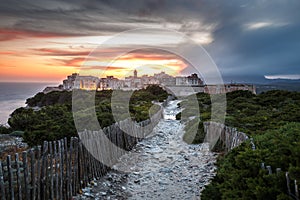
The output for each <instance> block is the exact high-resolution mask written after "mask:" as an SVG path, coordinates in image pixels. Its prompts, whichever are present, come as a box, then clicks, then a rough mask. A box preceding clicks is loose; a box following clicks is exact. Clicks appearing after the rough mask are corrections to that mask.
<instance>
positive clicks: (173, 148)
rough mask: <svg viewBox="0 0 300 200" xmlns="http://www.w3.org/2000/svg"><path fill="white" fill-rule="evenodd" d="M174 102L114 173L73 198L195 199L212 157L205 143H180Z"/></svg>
mask: <svg viewBox="0 0 300 200" xmlns="http://www.w3.org/2000/svg"><path fill="white" fill-rule="evenodd" d="M177 103H178V101H171V102H170V103H169V105H168V106H167V107H166V108H165V110H164V119H162V120H161V121H160V122H159V123H158V125H157V126H156V127H155V129H154V130H153V133H152V134H151V136H149V137H147V138H145V139H144V140H143V141H141V142H139V143H138V144H137V145H136V147H135V148H134V149H133V150H132V151H131V152H130V153H128V154H126V155H124V156H122V157H121V158H120V159H119V162H118V163H117V164H116V165H114V167H113V169H114V171H112V172H110V173H108V174H107V175H106V176H104V177H102V178H101V179H100V180H99V181H97V182H96V183H95V184H94V186H93V187H92V188H86V189H85V190H83V192H84V194H83V195H80V196H78V197H76V198H75V199H132V200H140V199H163V200H167V199H188V200H191V199H199V198H200V197H199V195H200V191H201V190H202V189H203V187H204V185H206V184H208V183H209V181H210V179H211V178H212V177H213V176H214V175H215V169H216V168H215V166H214V163H215V160H216V154H214V153H211V152H210V151H209V150H208V146H207V145H206V144H200V145H188V144H186V143H184V142H183V141H182V136H183V133H184V131H183V128H184V126H183V125H182V124H181V123H180V122H179V121H177V120H175V115H176V114H177V113H178V112H180V110H179V109H178V108H177ZM89 196H90V197H89Z"/></svg>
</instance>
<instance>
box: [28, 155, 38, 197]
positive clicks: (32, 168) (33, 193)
mask: <svg viewBox="0 0 300 200" xmlns="http://www.w3.org/2000/svg"><path fill="white" fill-rule="evenodd" d="M29 154H30V163H31V164H30V171H31V172H30V174H31V188H32V190H31V199H32V200H35V198H36V197H35V196H36V174H35V156H34V151H33V149H30V150H29Z"/></svg>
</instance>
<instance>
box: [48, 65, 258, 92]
mask: <svg viewBox="0 0 300 200" xmlns="http://www.w3.org/2000/svg"><path fill="white" fill-rule="evenodd" d="M149 85H160V86H162V87H163V88H164V89H167V90H168V89H169V90H172V91H176V93H178V94H182V95H189V94H191V93H199V92H202V93H209V94H220V93H228V92H232V91H236V90H248V91H251V92H252V93H254V94H256V89H255V86H254V85H251V84H236V83H230V84H224V85H218V84H215V85H206V84H205V83H204V81H203V80H202V79H201V78H200V77H198V74H196V73H193V74H191V75H189V76H176V77H173V76H171V75H169V74H166V73H165V72H163V71H162V72H160V73H156V74H154V75H152V76H149V75H142V76H138V72H137V70H134V71H133V75H132V76H128V77H125V78H124V79H118V78H116V77H114V76H106V77H105V78H98V77H96V76H82V75H79V73H73V74H71V75H69V76H67V78H66V79H65V80H63V83H62V84H61V85H59V86H57V87H46V88H45V89H44V91H43V92H44V93H48V92H52V91H63V90H67V91H71V90H73V89H82V90H124V91H127V90H138V89H142V88H146V87H147V86H149ZM187 87H188V88H192V92H191V91H185V88H187Z"/></svg>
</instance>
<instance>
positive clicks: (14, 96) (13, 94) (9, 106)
mask: <svg viewBox="0 0 300 200" xmlns="http://www.w3.org/2000/svg"><path fill="white" fill-rule="evenodd" d="M55 85H58V84H57V83H28V82H26V83H19V82H18V83H11V82H10V83H8V82H0V124H2V125H7V120H8V118H9V116H10V114H11V113H12V112H13V111H14V110H15V109H17V108H20V107H24V106H26V104H25V102H26V99H28V98H30V97H33V96H34V95H35V94H37V93H38V92H42V91H43V90H44V88H45V87H47V86H55Z"/></svg>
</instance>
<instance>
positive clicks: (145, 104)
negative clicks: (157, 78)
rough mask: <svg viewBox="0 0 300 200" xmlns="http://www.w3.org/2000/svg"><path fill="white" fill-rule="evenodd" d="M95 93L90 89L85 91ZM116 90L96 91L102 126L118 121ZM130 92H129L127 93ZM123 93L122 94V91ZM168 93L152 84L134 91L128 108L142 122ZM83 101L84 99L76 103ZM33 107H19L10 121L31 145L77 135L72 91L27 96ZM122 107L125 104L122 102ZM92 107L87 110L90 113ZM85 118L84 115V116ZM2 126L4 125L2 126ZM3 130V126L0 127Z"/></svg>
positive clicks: (14, 128)
mask: <svg viewBox="0 0 300 200" xmlns="http://www.w3.org/2000/svg"><path fill="white" fill-rule="evenodd" d="M82 92H84V93H86V94H88V95H94V93H93V92H90V91H82ZM112 93H113V91H111V90H105V91H97V92H96V94H95V107H94V109H95V111H96V116H97V119H98V122H99V124H100V126H101V127H106V126H109V125H111V124H113V123H114V122H115V120H114V116H113V115H112V108H111V97H112ZM123 93H124V95H125V93H126V92H123ZM127 93H128V92H127ZM121 95H122V94H121ZM167 96H168V94H167V93H166V92H165V91H164V90H163V89H162V88H160V87H159V86H149V87H147V88H146V89H142V90H139V91H135V92H133V94H132V96H131V99H130V102H129V111H130V115H131V117H132V118H133V120H136V121H143V120H146V119H148V118H149V110H150V112H151V113H153V112H155V111H156V110H157V107H155V106H153V104H152V101H163V100H164V99H166V98H167ZM77 103H84V102H77ZM27 104H28V105H29V106H30V108H18V109H16V110H15V111H14V112H13V113H12V114H11V117H10V118H9V120H8V124H9V125H10V127H11V130H10V131H9V132H12V131H24V140H25V141H26V142H27V143H28V144H29V145H37V144H41V143H42V142H43V141H44V140H57V139H60V138H63V137H71V136H77V130H76V128H75V124H74V119H73V113H72V92H69V91H63V92H50V93H47V94H44V93H38V94H37V95H35V96H34V97H32V98H30V99H27ZM119 106H120V107H119V108H118V109H119V110H122V109H123V108H126V107H125V106H126V105H122V104H120V105H119ZM91 109H93V108H89V109H87V110H86V111H85V112H86V113H88V112H90V111H91ZM83 117H84V115H83ZM0 128H2V127H0ZM0 130H1V131H2V129H0Z"/></svg>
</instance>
